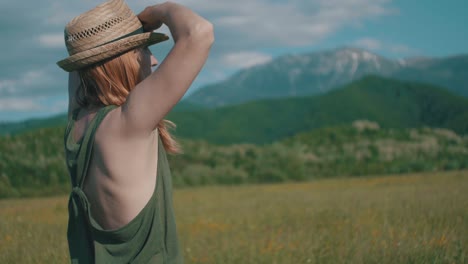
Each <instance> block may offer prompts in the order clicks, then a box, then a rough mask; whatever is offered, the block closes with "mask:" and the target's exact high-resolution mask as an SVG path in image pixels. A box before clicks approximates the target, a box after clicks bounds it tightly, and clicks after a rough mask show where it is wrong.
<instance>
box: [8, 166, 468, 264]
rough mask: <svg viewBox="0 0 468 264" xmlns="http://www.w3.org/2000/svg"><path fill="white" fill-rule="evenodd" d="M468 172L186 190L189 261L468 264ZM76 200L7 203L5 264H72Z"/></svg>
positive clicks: (182, 218)
mask: <svg viewBox="0 0 468 264" xmlns="http://www.w3.org/2000/svg"><path fill="white" fill-rule="evenodd" d="M467 190H468V171H467V170H464V171H452V172H443V173H442V172H437V173H420V174H407V175H399V176H392V175H389V176H384V177H369V178H367V177H366V178H353V179H332V180H317V181H313V182H307V183H294V184H276V185H261V186H255V185H249V186H235V187H228V186H223V187H199V188H187V189H178V190H176V191H175V194H174V195H175V196H174V202H175V209H176V216H177V221H178V222H177V224H178V231H179V237H180V240H181V247H182V250H183V251H184V256H185V261H186V263H467V262H468V210H467V208H468V192H467ZM66 202H67V197H55V198H41V199H24V200H0V263H64V262H67V261H68V248H67V242H66V236H65V234H66V220H67V211H66V210H67V209H66Z"/></svg>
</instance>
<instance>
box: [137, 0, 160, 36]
mask: <svg viewBox="0 0 468 264" xmlns="http://www.w3.org/2000/svg"><path fill="white" fill-rule="evenodd" d="M154 7H155V6H149V7H147V8H145V10H143V11H142V12H141V13H139V14H138V15H137V17H138V19H139V20H140V22H141V24H142V25H143V29H144V31H153V30H156V29H158V28H160V27H161V26H162V24H163V23H162V21H161V20H160V19H159V18H158V16H157V12H154Z"/></svg>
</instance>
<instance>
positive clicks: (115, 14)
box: [57, 0, 214, 263]
mask: <svg viewBox="0 0 468 264" xmlns="http://www.w3.org/2000/svg"><path fill="white" fill-rule="evenodd" d="M162 24H165V25H167V26H168V28H169V30H170V32H171V35H172V37H173V39H174V46H173V47H172V50H171V51H170V53H169V54H168V55H167V57H166V59H165V60H164V61H163V62H162V63H161V64H160V65H159V67H158V68H157V69H156V70H155V71H153V72H152V71H151V67H152V66H155V65H156V64H158V62H157V60H156V59H155V58H154V57H153V56H152V55H151V52H150V51H149V49H148V48H147V46H148V45H152V44H155V43H158V42H161V41H164V40H166V39H168V37H167V36H165V35H163V34H160V33H154V32H152V31H153V30H155V29H157V28H159V27H160V26H161V25H162ZM213 41H214V37H213V27H212V25H211V24H210V23H209V22H208V21H206V20H205V19H203V18H202V17H200V16H198V15H197V14H195V13H194V12H192V11H191V10H189V9H188V8H186V7H184V6H181V5H178V4H175V3H170V2H167V3H163V4H159V5H153V6H149V7H147V8H146V9H145V10H144V11H143V12H141V13H140V14H138V16H136V15H135V14H133V12H132V11H131V10H130V9H129V8H128V6H127V5H126V4H125V3H124V2H123V0H110V1H107V2H105V3H103V4H101V5H99V6H97V7H95V8H94V9H92V10H90V11H88V12H86V13H83V14H81V15H80V16H78V17H76V18H74V19H73V20H72V21H70V23H68V24H67V26H66V27H65V42H66V46H67V49H68V52H69V55H70V56H69V57H68V58H66V59H64V60H61V61H59V62H58V63H57V64H58V65H59V66H60V67H61V68H63V69H64V70H66V71H68V72H70V77H69V96H70V97H69V98H70V99H69V125H68V127H67V130H66V132H65V151H66V157H67V166H68V169H69V172H70V177H71V179H72V185H73V186H72V187H73V189H72V192H71V195H70V200H69V222H68V231H67V237H68V243H69V249H70V257H71V260H72V263H181V262H182V255H181V251H180V250H179V245H178V241H177V234H176V226H175V221H174V214H173V209H172V197H171V193H172V190H171V188H172V187H171V178H170V171H169V168H168V165H167V160H166V152H165V151H166V150H167V151H168V152H171V153H175V152H177V151H178V146H177V143H176V142H175V141H174V140H173V139H172V137H171V135H170V134H169V133H168V131H167V125H170V124H171V123H170V122H168V121H165V120H163V118H164V116H165V115H166V114H167V113H168V112H169V110H170V109H171V108H172V107H173V106H174V105H175V104H176V103H177V102H178V101H179V100H180V99H181V98H182V96H183V95H184V93H185V92H186V91H187V89H188V88H189V86H190V85H191V83H192V81H193V80H194V79H195V77H196V76H197V74H198V73H199V71H200V70H201V68H202V66H203V65H204V63H205V61H206V59H207V57H208V53H209V50H210V47H211V45H212V43H213Z"/></svg>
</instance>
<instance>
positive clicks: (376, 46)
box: [354, 38, 382, 51]
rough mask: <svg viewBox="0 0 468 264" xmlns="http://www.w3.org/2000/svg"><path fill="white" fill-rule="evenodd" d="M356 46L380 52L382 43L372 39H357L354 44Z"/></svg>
mask: <svg viewBox="0 0 468 264" xmlns="http://www.w3.org/2000/svg"><path fill="white" fill-rule="evenodd" d="M354 44H355V45H356V46H359V47H361V48H365V49H369V50H373V51H376V50H380V49H381V48H382V43H381V42H380V40H377V39H373V38H362V39H358V40H356V41H355V42H354Z"/></svg>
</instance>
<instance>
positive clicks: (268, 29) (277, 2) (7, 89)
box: [0, 0, 468, 122]
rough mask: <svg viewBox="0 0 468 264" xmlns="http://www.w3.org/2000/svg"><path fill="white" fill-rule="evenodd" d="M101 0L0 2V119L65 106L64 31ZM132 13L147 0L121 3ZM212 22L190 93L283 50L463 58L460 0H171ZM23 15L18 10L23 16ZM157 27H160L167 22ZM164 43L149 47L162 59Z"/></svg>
mask: <svg viewBox="0 0 468 264" xmlns="http://www.w3.org/2000/svg"><path fill="white" fill-rule="evenodd" d="M100 2H101V1H97V0H83V1H69V0H43V1H33V0H25V1H8V2H6V1H2V2H1V3H0V30H1V33H2V35H3V36H4V37H5V36H8V38H2V42H1V43H0V47H1V49H0V55H1V58H2V60H0V67H1V69H2V70H1V71H0V122H1V121H17V120H23V119H27V118H33V117H44V116H51V115H55V114H59V113H63V112H65V111H66V109H67V98H68V95H67V74H66V73H65V72H63V71H62V70H60V69H59V68H58V67H57V66H56V65H55V62H56V61H58V60H60V59H62V58H63V57H65V56H66V55H67V53H66V50H65V47H64V43H63V33H62V32H63V27H64V26H65V24H66V23H67V22H68V21H69V20H70V19H72V18H73V17H74V16H76V15H78V14H80V13H82V12H84V11H86V10H88V9H90V8H92V7H93V6H95V5H97V4H99V3H100ZM127 2H128V3H129V5H130V7H131V8H132V9H133V10H134V11H135V12H139V11H140V10H142V9H143V8H144V7H145V6H147V5H150V4H154V3H156V2H154V1H149V0H133V1H127ZM175 2H179V3H181V4H184V5H187V6H188V7H190V8H192V9H194V10H195V11H197V12H198V13H200V14H201V15H202V16H204V17H206V18H207V19H208V20H210V21H212V22H213V24H214V26H215V35H216V42H215V45H214V46H213V49H212V53H211V55H210V58H209V59H208V62H207V64H206V66H205V68H204V69H203V71H202V72H201V74H200V76H199V77H198V78H197V80H196V81H195V83H194V84H193V85H192V87H191V88H190V90H189V93H190V92H193V91H194V90H196V89H198V88H199V87H202V86H203V85H205V84H208V83H212V82H216V81H219V80H222V79H225V78H227V77H228V76H229V75H230V74H232V73H234V72H236V71H238V70H240V69H242V68H246V67H250V66H253V65H256V64H260V63H266V62H268V61H270V60H272V59H274V58H275V57H278V56H281V55H284V54H290V53H308V52H319V51H324V50H329V49H334V48H338V47H343V46H354V47H360V48H364V49H367V50H369V51H371V52H374V53H376V54H379V55H382V56H385V57H389V58H395V59H396V58H406V57H415V56H425V57H445V56H452V55H457V54H468V29H467V28H466V25H467V24H468V23H467V22H468V19H467V18H466V14H465V10H468V1H466V0H465V1H462V0H446V1H440V0H439V1H430V0H426V1H423V0H407V1H403V0H393V1H392V0H292V1H281V0H237V1H232V0H180V1H175ZM25 14H27V15H25ZM161 31H163V32H166V33H167V32H168V30H167V28H162V29H161ZM171 45H172V43H171V42H169V41H168V42H166V43H165V44H161V45H157V46H153V47H152V48H151V49H152V50H153V53H155V54H156V56H157V57H159V59H160V60H161V59H163V58H164V56H165V55H166V54H167V52H168V51H169V50H170V47H171Z"/></svg>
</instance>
